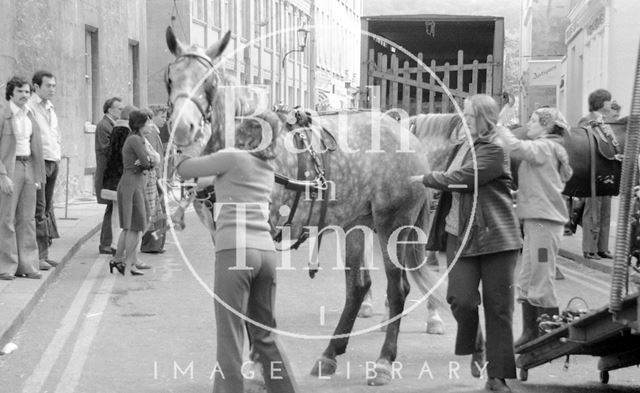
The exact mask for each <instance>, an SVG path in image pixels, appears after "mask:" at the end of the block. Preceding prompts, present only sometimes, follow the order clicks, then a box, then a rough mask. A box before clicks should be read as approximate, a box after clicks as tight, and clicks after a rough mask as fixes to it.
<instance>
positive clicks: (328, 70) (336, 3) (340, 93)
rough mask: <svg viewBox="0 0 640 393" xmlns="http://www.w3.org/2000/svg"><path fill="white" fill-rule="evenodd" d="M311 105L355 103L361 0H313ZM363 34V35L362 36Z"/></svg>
mask: <svg viewBox="0 0 640 393" xmlns="http://www.w3.org/2000/svg"><path fill="white" fill-rule="evenodd" d="M313 3H314V6H315V13H314V22H315V23H314V25H315V29H313V35H314V39H315V41H316V46H315V48H316V56H315V59H316V61H315V86H314V87H315V99H316V102H315V109H317V110H319V111H323V110H337V109H348V108H352V107H355V106H356V105H357V102H358V100H357V99H356V98H355V97H354V95H355V93H357V91H358V89H357V85H358V84H359V83H360V61H361V59H360V44H361V40H362V39H363V37H362V34H361V32H360V29H361V28H360V19H361V17H362V12H363V6H364V5H363V0H347V1H344V0H343V1H341V0H331V1H326V0H325V1H322V0H316V1H314V2H313ZM364 38H366V37H364Z"/></svg>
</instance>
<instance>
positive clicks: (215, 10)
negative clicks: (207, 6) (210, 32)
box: [210, 0, 222, 27]
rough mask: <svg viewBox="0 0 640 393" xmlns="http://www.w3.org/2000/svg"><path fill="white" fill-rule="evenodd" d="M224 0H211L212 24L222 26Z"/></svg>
mask: <svg viewBox="0 0 640 393" xmlns="http://www.w3.org/2000/svg"><path fill="white" fill-rule="evenodd" d="M221 2H222V0H211V21H210V23H211V25H213V26H215V27H222V3H221Z"/></svg>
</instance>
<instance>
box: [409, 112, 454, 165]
mask: <svg viewBox="0 0 640 393" xmlns="http://www.w3.org/2000/svg"><path fill="white" fill-rule="evenodd" d="M409 122H415V129H414V130H413V133H414V134H415V135H416V137H418V139H419V140H420V141H421V142H422V146H423V148H424V152H425V155H426V156H427V160H428V161H429V164H430V165H431V169H432V170H444V169H445V167H446V165H447V162H448V158H449V156H450V154H451V152H452V151H453V148H454V147H455V143H456V141H455V139H456V136H457V135H458V129H459V128H460V127H461V126H462V120H461V119H460V116H458V115H457V114H421V115H417V116H415V117H412V118H409Z"/></svg>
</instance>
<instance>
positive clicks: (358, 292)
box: [165, 27, 444, 385]
mask: <svg viewBox="0 0 640 393" xmlns="http://www.w3.org/2000/svg"><path fill="white" fill-rule="evenodd" d="M166 41H167V46H168V48H169V50H170V52H171V53H172V54H173V55H174V56H175V59H174V61H173V62H171V63H170V64H169V65H168V66H167V70H166V76H165V82H166V86H167V92H168V95H169V104H170V105H169V108H170V115H169V122H170V124H171V129H172V135H173V141H174V144H176V145H177V146H178V147H181V146H187V145H190V144H192V143H193V142H194V140H196V139H197V137H198V135H199V133H200V132H201V130H202V127H206V126H207V123H209V124H210V127H211V137H210V139H209V141H208V142H207V145H206V148H205V150H204V153H203V154H207V153H209V152H212V151H216V150H218V149H220V148H222V147H223V146H225V144H226V143H227V142H228V141H227V140H226V138H225V136H226V135H225V134H226V133H227V131H228V128H225V127H224V125H225V124H226V123H227V121H229V120H230V119H229V117H232V116H233V115H234V114H236V115H237V114H238V112H241V114H243V115H244V117H242V118H240V119H239V121H240V125H239V126H240V127H241V126H243V124H244V122H247V121H258V119H259V116H260V115H259V114H253V112H251V111H249V112H247V110H246V108H255V107H256V106H259V105H257V104H254V105H252V104H251V100H252V98H251V94H245V93H246V91H244V92H243V91H240V92H239V94H238V96H236V97H235V98H233V99H229V98H228V97H226V98H225V94H222V92H221V91H222V88H223V87H224V86H225V84H228V83H229V79H228V78H227V77H226V75H224V74H221V73H218V72H216V71H215V67H214V64H215V62H216V61H219V60H220V56H221V53H222V52H223V51H224V49H225V48H226V46H227V44H228V42H229V33H227V35H225V36H224V38H222V39H221V40H220V41H218V42H217V43H214V44H213V45H211V46H210V47H209V48H208V49H206V50H203V49H202V48H199V47H197V46H190V47H188V46H185V45H184V44H183V43H181V42H180V41H179V40H178V39H177V38H176V37H175V35H174V33H173V31H172V29H171V28H170V27H169V28H167V32H166ZM230 107H231V108H230ZM241 108H242V109H241ZM247 114H249V115H247ZM280 118H281V121H282V123H283V124H281V125H280V126H278V127H279V129H278V130H271V131H272V132H280V131H281V130H288V131H287V132H280V135H279V136H278V138H277V148H276V151H278V152H279V154H278V157H277V159H276V160H274V161H275V162H274V166H275V168H276V173H277V178H279V179H281V183H282V184H284V185H287V186H288V187H284V186H283V187H279V186H277V185H276V187H275V188H274V191H273V194H272V206H271V211H270V220H271V223H272V228H273V229H274V232H273V234H274V236H276V237H280V238H286V237H289V235H288V234H302V235H301V236H303V237H299V238H298V240H302V239H304V233H305V232H303V229H304V228H309V227H313V226H314V225H315V226H316V228H317V229H318V232H320V231H322V230H323V229H325V228H333V229H334V230H336V231H337V228H341V229H342V231H343V232H344V233H345V235H344V239H345V248H344V250H345V252H344V254H345V255H344V257H345V262H344V268H345V279H346V301H345V305H344V308H343V310H342V314H341V316H340V319H339V322H338V324H337V326H336V328H335V330H334V335H333V336H332V339H331V340H330V341H329V343H328V345H327V347H326V349H325V350H324V351H323V352H322V354H321V356H320V357H319V358H318V359H317V360H316V361H315V362H314V365H313V367H312V370H311V374H312V375H315V376H320V375H322V376H328V375H332V374H334V373H335V371H336V368H337V361H336V358H337V356H339V355H341V354H343V353H345V351H346V347H347V345H348V342H349V337H350V333H351V331H352V329H353V326H354V322H355V320H356V315H357V313H358V310H359V308H360V306H361V304H362V301H363V298H364V296H365V294H366V293H367V291H368V290H369V288H370V286H371V277H370V274H369V270H368V269H367V268H365V267H366V266H365V264H366V261H365V251H367V250H366V249H365V246H366V244H370V243H368V242H367V243H365V239H366V238H367V236H368V234H370V233H371V231H375V233H376V235H377V237H378V239H379V243H380V245H381V246H382V256H383V263H384V269H385V274H386V278H387V288H386V295H387V299H388V303H389V316H390V320H389V321H388V325H387V329H386V333H385V339H384V343H383V345H382V348H381V350H380V353H379V356H378V359H377V361H376V363H375V364H376V365H375V371H376V373H375V376H373V377H371V376H369V375H368V376H367V378H368V380H367V383H368V384H369V385H384V384H388V383H390V381H391V379H392V368H391V365H392V362H393V361H394V360H395V359H396V356H397V350H398V349H397V341H398V333H399V328H400V316H401V315H402V313H403V311H404V304H405V300H406V298H407V295H408V293H409V289H410V284H409V280H408V275H407V271H408V270H409V271H410V272H411V273H412V275H413V276H414V278H416V280H415V282H416V283H417V284H418V287H419V288H420V289H421V290H422V291H423V292H424V293H426V292H427V291H428V289H429V287H432V285H433V284H434V283H435V277H433V275H432V273H430V271H429V270H428V269H424V268H421V266H422V265H423V261H424V244H423V243H424V241H422V242H420V241H419V240H424V239H423V238H424V236H420V231H419V230H421V229H427V228H428V224H429V221H430V215H429V206H430V204H431V201H430V193H429V192H428V191H427V190H426V188H425V187H423V186H422V185H421V184H415V183H411V182H410V181H409V176H410V175H415V174H420V173H424V172H425V171H427V170H428V169H429V164H430V161H429V160H428V159H427V157H426V156H425V155H424V154H423V153H421V152H420V150H421V149H422V148H423V144H422V143H421V142H420V140H418V139H417V138H416V137H415V136H414V135H412V134H411V133H410V132H409V131H408V130H406V129H404V128H402V127H401V126H400V125H399V124H398V123H397V122H396V121H394V120H392V119H390V118H388V117H386V116H382V115H381V114H380V113H375V112H355V113H349V114H335V115H328V116H322V117H308V116H306V115H305V114H304V113H303V112H302V111H296V112H291V113H288V114H287V115H286V116H281V117H280ZM232 125H233V123H232ZM327 130H330V131H327ZM327 133H330V134H332V135H334V137H333V138H328V137H327ZM291 135H294V137H291ZM288 136H289V137H290V138H289V139H288V138H287V137H288ZM331 139H333V140H334V142H336V143H335V144H334V146H332V147H333V151H331V152H324V153H322V154H319V153H320V152H321V151H324V150H331V149H330V148H329V146H328V145H331ZM291 140H294V141H295V142H296V143H295V146H296V147H297V148H298V149H297V150H296V151H295V152H292V151H291V150H292V149H291V148H290V147H291V146H289V147H287V145H286V143H287V142H289V143H292V142H291ZM231 145H232V141H231ZM297 153H300V154H297ZM299 175H302V178H301V179H300V178H299V177H300V176H299ZM296 186H297V187H298V188H297V191H292V189H293V190H295V189H296ZM305 188H306V189H307V190H312V192H311V195H313V196H312V197H311V198H306V197H305V198H301V196H300V195H301V190H304V189H305ZM332 193H334V194H333V195H332ZM319 194H320V196H319ZM305 199H310V200H305ZM314 205H315V207H314ZM318 205H320V206H318ZM286 206H290V207H291V209H290V210H291V211H290V212H286V211H283V209H282V208H283V207H286ZM194 208H195V210H196V212H197V213H198V215H199V216H200V218H201V220H202V221H203V222H204V223H205V225H206V226H207V228H208V229H209V230H213V226H214V225H215V223H214V222H213V219H212V215H211V211H210V207H207V206H205V204H203V203H200V202H199V201H198V200H196V201H194ZM316 208H317V209H316ZM284 210H287V209H284ZM294 211H295V213H294ZM285 218H286V222H285V223H284V225H282V228H281V229H278V227H277V226H276V225H274V223H280V224H282V223H283V220H284V219H285ZM283 228H284V229H287V231H288V232H287V233H284V231H283ZM367 229H369V232H366V230H367ZM278 231H280V232H278ZM318 241H319V239H318ZM296 243H298V242H296ZM393 243H396V245H397V247H396V248H395V250H394V249H393V247H392V249H391V253H390V251H389V248H388V246H389V244H391V245H392V246H393ZM316 271H317V266H316V267H312V268H311V269H310V274H311V275H313V274H314V273H315V272H316ZM442 298H443V296H434V294H432V295H431V296H429V301H428V311H429V312H430V313H432V314H436V315H437V310H436V308H437V307H444V301H443V300H442ZM437 319H439V318H437ZM440 323H442V322H441V320H440Z"/></svg>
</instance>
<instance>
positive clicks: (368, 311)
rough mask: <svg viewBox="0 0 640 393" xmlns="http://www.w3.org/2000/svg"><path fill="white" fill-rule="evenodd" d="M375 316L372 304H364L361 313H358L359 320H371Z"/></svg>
mask: <svg viewBox="0 0 640 393" xmlns="http://www.w3.org/2000/svg"><path fill="white" fill-rule="evenodd" d="M372 316H373V306H372V305H371V303H362V306H360V311H358V318H371V317H372Z"/></svg>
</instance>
